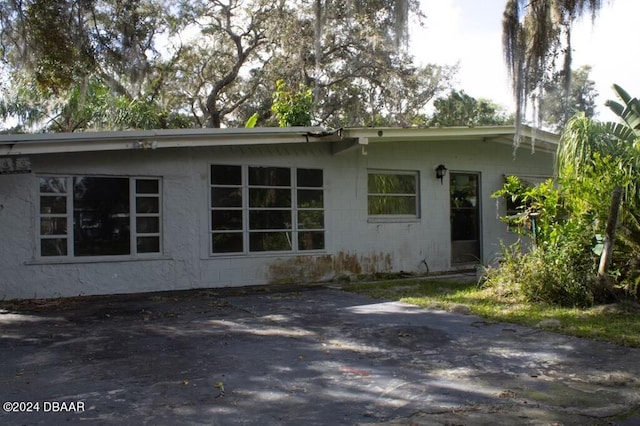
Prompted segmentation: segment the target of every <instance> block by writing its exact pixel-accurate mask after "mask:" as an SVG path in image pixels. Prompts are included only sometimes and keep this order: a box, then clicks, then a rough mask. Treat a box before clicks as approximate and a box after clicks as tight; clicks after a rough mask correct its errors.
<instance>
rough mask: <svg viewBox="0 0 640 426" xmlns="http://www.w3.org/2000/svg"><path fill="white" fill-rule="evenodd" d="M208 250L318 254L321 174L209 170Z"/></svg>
mask: <svg viewBox="0 0 640 426" xmlns="http://www.w3.org/2000/svg"><path fill="white" fill-rule="evenodd" d="M210 194H211V251H212V253H213V254H220V253H246V252H271V251H294V252H295V251H306V250H322V249H324V189H323V172H322V170H319V169H291V168H288V167H252V166H249V167H246V166H229V165H212V166H211V192H210Z"/></svg>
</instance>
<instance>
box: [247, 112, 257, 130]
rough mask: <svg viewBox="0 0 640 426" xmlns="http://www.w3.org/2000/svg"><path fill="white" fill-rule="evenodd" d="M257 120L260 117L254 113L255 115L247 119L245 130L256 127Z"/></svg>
mask: <svg viewBox="0 0 640 426" xmlns="http://www.w3.org/2000/svg"><path fill="white" fill-rule="evenodd" d="M258 118H260V115H258V113H257V112H256V113H255V114H253V115H252V116H251V117H249V118H248V119H247V122H246V123H245V124H244V127H246V128H247V129H253V128H254V127H256V124H257V123H258Z"/></svg>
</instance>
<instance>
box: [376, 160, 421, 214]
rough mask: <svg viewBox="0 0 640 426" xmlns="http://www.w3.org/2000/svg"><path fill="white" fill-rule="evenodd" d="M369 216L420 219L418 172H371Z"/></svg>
mask: <svg viewBox="0 0 640 426" xmlns="http://www.w3.org/2000/svg"><path fill="white" fill-rule="evenodd" d="M367 187H368V197H367V203H368V212H369V216H406V217H418V172H379V171H375V172H369V175H368V184H367Z"/></svg>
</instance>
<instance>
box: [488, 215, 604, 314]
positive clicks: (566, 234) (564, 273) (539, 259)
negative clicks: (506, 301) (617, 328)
mask: <svg viewBox="0 0 640 426" xmlns="http://www.w3.org/2000/svg"><path fill="white" fill-rule="evenodd" d="M557 231H558V232H557V234H556V237H557V238H556V242H555V243H550V242H545V243H544V244H541V245H538V246H536V247H535V248H533V249H531V250H529V251H524V250H523V249H522V247H521V246H520V244H516V245H514V246H510V247H506V248H503V251H502V259H501V265H500V267H499V268H489V269H487V270H486V274H485V277H484V284H485V286H487V287H490V288H492V289H493V290H494V291H497V292H499V293H500V294H503V295H506V296H510V295H512V296H521V297H524V299H525V300H526V301H528V302H534V303H546V304H552V305H560V306H581V307H584V306H589V305H591V304H593V302H594V299H595V296H594V294H595V293H594V288H595V286H594V283H595V273H594V260H593V258H594V256H593V254H592V253H591V243H590V237H591V235H587V234H588V232H585V231H584V229H581V228H579V227H577V226H576V224H572V225H571V226H567V227H559V228H557ZM561 239H563V240H562V242H561V243H560V242H559V241H561Z"/></svg>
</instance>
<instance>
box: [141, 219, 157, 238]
mask: <svg viewBox="0 0 640 426" xmlns="http://www.w3.org/2000/svg"><path fill="white" fill-rule="evenodd" d="M136 232H137V233H139V234H154V233H158V232H160V218H158V217H137V218H136Z"/></svg>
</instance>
